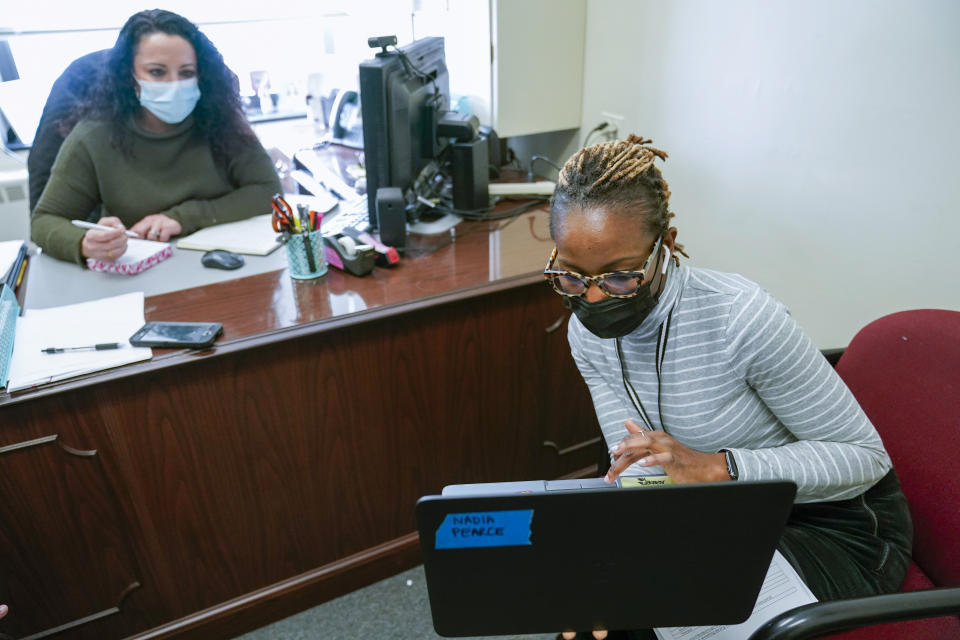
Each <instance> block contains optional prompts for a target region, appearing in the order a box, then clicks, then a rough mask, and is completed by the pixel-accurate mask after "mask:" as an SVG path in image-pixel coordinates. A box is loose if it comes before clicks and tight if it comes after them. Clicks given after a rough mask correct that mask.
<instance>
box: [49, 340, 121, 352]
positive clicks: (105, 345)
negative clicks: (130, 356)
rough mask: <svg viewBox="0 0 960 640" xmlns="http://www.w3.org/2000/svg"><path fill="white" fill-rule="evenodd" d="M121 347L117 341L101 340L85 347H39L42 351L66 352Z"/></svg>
mask: <svg viewBox="0 0 960 640" xmlns="http://www.w3.org/2000/svg"><path fill="white" fill-rule="evenodd" d="M121 347H123V345H122V344H120V343H119V342H101V343H100V344H91V345H89V346H86V347H47V348H46V349H40V351H41V352H43V353H67V352H68V351H106V350H107V349H120V348H121Z"/></svg>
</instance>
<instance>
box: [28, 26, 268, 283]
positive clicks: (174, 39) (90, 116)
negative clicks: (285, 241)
mask: <svg viewBox="0 0 960 640" xmlns="http://www.w3.org/2000/svg"><path fill="white" fill-rule="evenodd" d="M238 86H239V84H238V82H237V79H236V76H235V75H234V74H233V72H231V71H230V69H229V68H227V66H226V65H225V64H224V62H223V58H222V56H221V55H220V53H219V52H218V51H217V49H216V47H214V46H213V44H212V43H211V42H210V40H209V39H207V37H206V36H205V35H203V34H202V33H201V32H200V31H199V30H198V29H197V27H196V26H195V25H194V24H192V23H191V22H190V21H188V20H186V19H185V18H183V17H182V16H179V15H177V14H175V13H171V12H169V11H163V10H160V9H154V10H149V11H141V12H140V13H137V14H135V15H133V16H132V17H131V18H130V19H129V20H127V23H126V24H125V25H124V27H123V28H122V29H121V31H120V35H119V37H118V38H117V42H116V44H115V45H114V47H113V49H111V50H110V52H109V54H108V57H107V63H106V66H105V68H104V69H103V72H102V74H101V76H100V79H99V82H98V85H97V88H96V90H95V91H94V92H93V94H92V97H91V98H90V99H89V101H88V102H87V103H85V104H81V105H78V108H77V110H76V113H75V115H74V117H72V118H71V122H66V123H61V124H62V125H63V126H65V127H67V128H69V127H70V126H72V124H73V123H76V124H75V126H73V127H72V131H71V132H70V134H69V135H68V136H67V138H66V140H64V143H63V146H62V147H61V149H60V152H59V154H58V156H57V160H56V162H55V163H54V166H53V169H52V172H51V175H50V180H49V182H48V183H47V185H46V187H45V188H44V191H43V194H42V195H41V197H40V199H39V201H38V202H37V206H36V207H35V208H34V211H33V214H32V223H31V237H32V239H33V240H34V242H36V243H37V244H38V245H39V246H40V247H42V248H43V249H44V251H46V252H47V253H48V254H50V255H52V256H54V257H56V258H60V259H62V260H70V261H74V262H78V263H81V264H83V263H84V262H85V260H86V259H87V258H95V259H99V260H107V261H111V260H116V259H117V258H118V257H120V256H121V255H122V254H123V252H124V251H125V250H126V243H127V236H126V234H125V233H124V231H125V230H127V229H129V230H130V231H133V232H135V233H137V234H139V235H140V237H142V238H146V239H148V240H159V241H163V242H166V241H167V240H169V239H170V238H171V237H173V236H178V235H183V234H188V233H192V232H193V231H195V230H197V229H199V228H201V227H205V226H209V225H212V224H219V223H224V222H231V221H234V220H240V219H243V218H248V217H250V216H253V215H257V214H261V213H267V212H269V211H270V198H271V196H272V195H273V194H274V193H277V192H278V191H280V190H281V186H280V181H279V179H278V177H277V175H276V171H275V170H274V167H273V162H272V161H271V160H270V157H269V155H268V154H267V153H266V151H265V150H264V149H263V147H262V146H261V145H260V142H259V141H258V140H257V138H256V135H255V134H254V133H253V131H252V129H251V128H250V126H249V124H248V123H247V121H246V119H245V118H244V115H243V110H242V108H241V105H240V97H239V92H238ZM75 219H84V220H90V221H95V222H99V223H100V224H101V225H104V226H109V227H112V228H113V229H112V230H109V231H107V230H99V229H89V230H87V229H83V228H78V227H76V226H74V225H72V224H71V220H75Z"/></svg>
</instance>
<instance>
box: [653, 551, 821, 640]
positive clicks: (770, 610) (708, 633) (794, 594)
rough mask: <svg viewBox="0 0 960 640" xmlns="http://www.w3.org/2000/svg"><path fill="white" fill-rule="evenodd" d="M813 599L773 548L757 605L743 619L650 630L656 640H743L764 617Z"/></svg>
mask: <svg viewBox="0 0 960 640" xmlns="http://www.w3.org/2000/svg"><path fill="white" fill-rule="evenodd" d="M816 601H817V599H816V597H814V595H813V593H811V592H810V589H809V587H807V585H806V584H805V583H804V582H803V580H802V579H801V578H800V576H799V574H797V572H796V570H794V568H793V567H792V566H790V563H789V562H787V559H786V558H784V557H783V554H782V553H780V552H779V551H774V552H773V560H771V561H770V568H769V569H768V570H767V577H766V578H764V580H763V586H762V587H760V595H758V596H757V604H756V605H755V606H754V608H753V613H751V614H750V617H749V618H747V619H746V620H745V621H744V622H741V623H740V624H733V625H717V626H712V627H661V628H659V629H654V632H656V634H657V637H658V638H660V640H707V639H708V638H709V640H746V639H747V638H749V637H750V634H751V633H753V632H754V631H756V630H757V629H759V628H760V625H762V624H763V623H764V622H766V621H767V620H770V619H771V618H773V617H775V616H777V615H779V614H781V613H783V612H784V611H789V610H790V609H793V608H795V607H800V606H803V605H805V604H810V603H811V602H816Z"/></svg>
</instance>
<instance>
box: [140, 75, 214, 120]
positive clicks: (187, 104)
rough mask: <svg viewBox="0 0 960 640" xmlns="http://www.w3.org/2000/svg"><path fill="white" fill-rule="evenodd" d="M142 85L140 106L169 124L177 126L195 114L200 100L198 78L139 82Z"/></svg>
mask: <svg viewBox="0 0 960 640" xmlns="http://www.w3.org/2000/svg"><path fill="white" fill-rule="evenodd" d="M137 83H138V84H139V85H140V105H141V106H143V108H144V109H146V110H148V111H149V112H150V113H152V114H153V115H155V116H157V117H158V118H160V119H161V120H162V121H164V122H166V123H167V124H177V123H180V122H183V121H184V120H186V118H187V116H188V115H190V114H191V113H193V108H194V107H196V106H197V101H198V100H199V99H200V87H199V86H198V85H197V79H196V78H188V79H186V80H174V81H173V82H153V81H150V80H140V79H138V80H137Z"/></svg>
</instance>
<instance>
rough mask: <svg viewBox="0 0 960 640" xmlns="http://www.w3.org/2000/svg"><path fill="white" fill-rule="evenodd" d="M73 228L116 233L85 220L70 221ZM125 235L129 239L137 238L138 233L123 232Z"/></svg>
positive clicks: (101, 225)
mask: <svg viewBox="0 0 960 640" xmlns="http://www.w3.org/2000/svg"><path fill="white" fill-rule="evenodd" d="M70 222H72V223H73V226H75V227H82V228H84V229H99V230H100V231H116V229H114V228H113V227H108V226H106V225H103V224H95V223H93V222H87V221H86V220H71V221H70ZM124 233H125V234H127V235H128V236H130V237H131V238H139V237H140V234H139V233H134V232H133V231H124Z"/></svg>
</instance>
